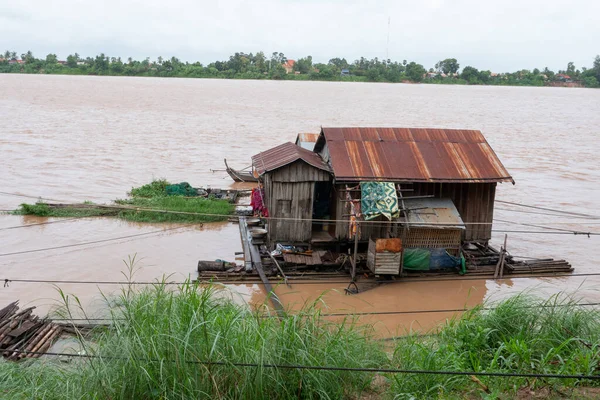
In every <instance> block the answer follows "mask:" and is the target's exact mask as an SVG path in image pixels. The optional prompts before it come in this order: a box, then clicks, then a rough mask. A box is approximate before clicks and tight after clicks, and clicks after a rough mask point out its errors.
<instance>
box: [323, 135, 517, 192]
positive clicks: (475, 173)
mask: <svg viewBox="0 0 600 400" xmlns="http://www.w3.org/2000/svg"><path fill="white" fill-rule="evenodd" d="M325 142H326V143H327V146H328V148H329V159H330V162H331V167H332V169H333V173H334V175H335V178H336V180H338V181H356V180H391V181H396V182H398V181H400V182H505V181H507V182H513V183H514V180H513V179H512V177H511V176H510V174H509V173H508V171H507V170H506V168H504V166H503V165H502V162H500V160H499V159H498V156H497V155H496V153H494V150H492V148H491V147H490V145H489V144H488V142H487V141H486V140H485V137H483V134H482V133H481V132H480V131H478V130H459V129H429V128H321V135H320V136H319V140H318V141H317V145H316V149H315V150H316V151H320V150H321V149H322V148H323V146H324V144H325Z"/></svg>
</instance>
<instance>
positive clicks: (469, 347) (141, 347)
mask: <svg viewBox="0 0 600 400" xmlns="http://www.w3.org/2000/svg"><path fill="white" fill-rule="evenodd" d="M229 297H230V295H228V294H227V292H223V291H219V290H218V289H217V288H216V286H208V287H203V288H201V289H200V288H198V287H197V286H196V285H193V284H185V285H182V286H181V287H180V288H179V289H178V290H173V289H172V288H171V287H169V286H168V285H165V284H156V285H154V286H152V287H146V288H144V289H140V290H139V291H133V289H132V287H129V286H127V287H125V288H124V289H123V291H122V293H121V295H120V296H117V297H115V298H107V304H108V308H109V310H110V314H109V315H110V318H111V324H110V325H109V326H108V327H100V328H98V329H97V330H96V331H94V333H93V334H92V335H91V336H90V337H87V338H85V339H84V338H81V340H82V342H81V345H82V347H83V348H84V351H83V352H81V354H85V355H86V356H89V358H77V357H74V358H73V359H72V360H70V362H68V363H65V362H57V361H56V360H53V359H51V358H49V359H47V360H43V361H39V360H38V361H29V362H25V363H21V364H14V363H8V362H0V387H2V390H3V391H4V395H5V396H6V398H50V399H53V398H99V399H100V398H103V399H106V398H110V399H130V398H144V399H174V398H228V399H246V398H252V399H270V398H278V399H292V398H294V399H296V398H303V399H316V398H319V399H321V398H329V399H339V398H349V399H358V398H369V399H392V398H396V399H403V398H406V399H411V398H488V399H495V398H499V399H509V398H515V397H519V396H521V395H522V394H523V393H526V394H527V393H531V392H533V391H535V392H538V393H545V394H546V396H545V398H577V397H580V396H581V395H582V393H587V392H586V391H596V392H597V389H596V388H594V387H593V386H598V385H600V381H598V380H585V379H580V380H578V379H559V378H543V377H539V378H522V377H486V376H478V377H473V376H471V375H436V374H428V373H419V374H414V373H413V374H411V373H389V372H374V371H363V372H360V371H347V370H343V368H372V369H390V368H391V369H403V370H421V371H467V372H472V371H475V372H492V373H493V372H498V373H533V374H584V375H595V374H597V369H598V362H599V359H598V356H599V354H598V352H599V348H600V346H599V345H600V318H599V314H598V311H596V310H594V309H591V308H586V307H581V306H577V305H576V303H574V302H573V301H572V300H569V299H565V300H559V298H552V299H551V300H549V301H539V300H536V299H533V298H529V297H526V296H517V297H514V298H511V299H508V300H506V301H503V302H501V303H498V304H496V305H494V306H493V307H492V308H490V309H485V308H483V307H477V308H476V309H474V310H473V311H470V312H467V313H465V314H464V315H463V316H462V317H459V318H456V319H453V320H451V321H449V322H447V323H446V324H445V325H443V326H442V327H441V328H440V329H439V330H438V331H437V332H435V333H433V334H431V335H426V336H423V335H416V334H415V335H409V336H406V337H404V338H400V339H397V340H396V341H395V342H381V341H377V340H376V339H375V338H374V337H373V329H372V327H371V326H369V325H364V324H359V323H358V321H357V320H356V319H353V317H352V316H348V317H346V318H345V319H343V320H341V321H340V320H339V319H338V320H330V319H328V318H327V317H324V316H322V315H321V310H320V308H321V307H322V304H321V303H320V302H316V303H315V304H312V305H309V306H307V307H305V308H304V309H303V310H302V311H300V312H296V313H295V314H288V315H286V316H284V317H282V318H281V319H278V318H275V316H274V315H270V314H268V310H267V309H266V308H264V307H259V309H258V310H250V309H249V308H247V307H246V306H241V305H238V304H235V303H234V302H232V301H229V300H227V299H228V298H229ZM76 303H77V302H71V304H76ZM74 311H77V310H63V314H66V315H70V314H69V313H70V312H74ZM63 361H65V360H63ZM294 366H311V367H322V366H326V367H333V368H332V369H318V368H315V369H302V368H294ZM335 368H342V370H336V369H335ZM519 398H531V397H519Z"/></svg>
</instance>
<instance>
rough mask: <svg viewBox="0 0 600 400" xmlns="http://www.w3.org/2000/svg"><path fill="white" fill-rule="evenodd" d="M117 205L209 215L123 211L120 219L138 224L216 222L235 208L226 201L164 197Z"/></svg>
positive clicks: (124, 202)
mask: <svg viewBox="0 0 600 400" xmlns="http://www.w3.org/2000/svg"><path fill="white" fill-rule="evenodd" d="M116 203H117V204H120V205H127V206H134V207H140V208H152V209H156V210H167V211H177V212H186V213H200V214H208V215H190V214H172V213H158V212H152V211H141V210H140V211H121V212H119V218H123V219H126V220H128V221H137V222H186V223H193V222H215V221H223V220H226V219H227V215H229V214H231V213H232V212H233V209H234V206H233V204H231V203H229V202H228V201H226V200H214V199H206V198H202V197H191V198H190V197H181V196H162V197H151V198H142V197H138V198H133V199H128V200H117V201H116Z"/></svg>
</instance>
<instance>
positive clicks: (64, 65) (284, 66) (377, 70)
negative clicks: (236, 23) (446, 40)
mask: <svg viewBox="0 0 600 400" xmlns="http://www.w3.org/2000/svg"><path fill="white" fill-rule="evenodd" d="M0 73H31V74H37V73H45V74H73V75H114V76H121V75H122V76H156V77H187V78H226V79H287V80H291V79H294V80H323V81H358V82H415V83H416V82H425V83H439V84H469V85H512V86H544V85H573V86H584V87H593V88H595V87H600V56H596V58H595V59H594V60H593V63H592V66H591V67H590V68H587V67H581V68H577V67H576V66H575V65H574V64H573V63H572V62H570V63H568V64H567V67H566V69H564V70H558V71H556V72H555V71H552V70H550V69H548V68H547V67H546V68H544V69H542V70H541V69H538V68H535V69H533V70H528V69H523V70H519V71H515V72H505V73H495V72H492V71H489V70H479V69H477V68H475V67H473V66H470V65H469V66H465V67H464V68H462V70H461V68H460V64H459V62H458V60H457V59H455V58H448V59H444V60H440V61H439V62H437V63H436V64H435V65H434V66H433V67H431V68H429V69H426V68H425V67H424V66H423V65H422V64H419V63H416V62H414V61H411V62H408V61H407V60H403V61H402V62H399V61H392V60H389V59H387V60H380V59H378V58H377V57H375V58H373V59H367V58H365V57H361V58H360V59H357V60H355V61H353V62H349V61H347V60H346V59H345V58H338V57H336V58H332V59H330V60H329V61H328V62H327V63H318V62H313V59H312V57H311V56H307V57H303V58H299V59H298V60H295V62H293V63H292V62H291V60H290V62H289V63H288V58H287V57H286V56H285V55H284V54H283V53H281V52H274V53H272V54H271V55H270V56H267V55H265V53H264V52H262V51H259V52H257V53H243V52H238V53H235V54H233V55H231V56H230V57H229V59H228V60H223V61H214V62H211V63H209V64H206V65H204V64H202V63H200V62H193V63H190V62H182V61H181V60H180V59H178V58H177V57H171V58H163V57H158V58H157V59H156V60H150V58H146V59H144V60H134V59H133V58H131V57H129V58H128V59H127V60H123V59H121V57H109V56H107V55H105V54H104V53H101V54H98V55H96V56H94V57H83V56H81V55H79V54H78V53H74V54H70V55H69V56H68V57H67V58H66V60H64V61H61V60H59V59H58V57H57V56H56V54H48V55H46V57H45V58H37V57H35V56H34V55H33V53H32V52H31V51H28V52H26V53H23V54H20V55H18V54H17V52H15V51H10V50H7V51H5V52H4V54H3V55H1V54H0Z"/></svg>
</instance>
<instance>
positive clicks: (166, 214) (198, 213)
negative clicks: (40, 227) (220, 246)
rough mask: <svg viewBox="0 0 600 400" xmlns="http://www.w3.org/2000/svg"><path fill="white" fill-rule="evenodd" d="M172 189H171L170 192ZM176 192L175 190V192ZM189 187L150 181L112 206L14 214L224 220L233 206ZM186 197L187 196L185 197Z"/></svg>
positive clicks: (36, 208)
mask: <svg viewBox="0 0 600 400" xmlns="http://www.w3.org/2000/svg"><path fill="white" fill-rule="evenodd" d="M173 188H174V189H173ZM177 190H178V191H177ZM192 191H194V189H193V188H191V187H190V186H189V185H186V184H179V185H171V184H170V183H169V182H168V181H166V180H164V179H163V180H154V181H152V182H151V183H149V184H146V185H143V186H141V187H138V188H132V189H131V192H130V193H129V195H130V197H129V198H127V199H120V200H115V205H101V204H94V203H91V202H85V203H82V204H59V205H56V204H48V203H44V202H42V201H40V202H37V203H35V204H21V206H20V208H19V209H18V210H16V211H15V212H14V213H15V214H19V215H37V216H40V217H61V218H64V217H71V218H83V217H98V216H115V217H117V218H121V219H124V220H127V221H136V222H173V223H199V222H216V221H224V220H227V216H228V215H229V214H231V213H232V212H233V208H234V206H233V204H231V203H230V202H229V201H227V200H219V199H213V198H210V197H197V195H196V194H195V192H194V196H191V195H192V194H193V193H192ZM188 195H189V196H188Z"/></svg>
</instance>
